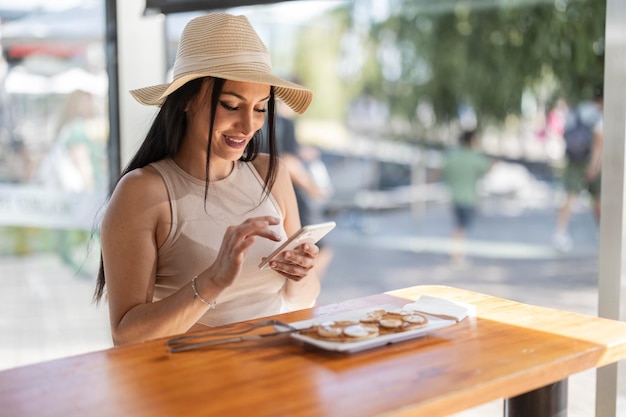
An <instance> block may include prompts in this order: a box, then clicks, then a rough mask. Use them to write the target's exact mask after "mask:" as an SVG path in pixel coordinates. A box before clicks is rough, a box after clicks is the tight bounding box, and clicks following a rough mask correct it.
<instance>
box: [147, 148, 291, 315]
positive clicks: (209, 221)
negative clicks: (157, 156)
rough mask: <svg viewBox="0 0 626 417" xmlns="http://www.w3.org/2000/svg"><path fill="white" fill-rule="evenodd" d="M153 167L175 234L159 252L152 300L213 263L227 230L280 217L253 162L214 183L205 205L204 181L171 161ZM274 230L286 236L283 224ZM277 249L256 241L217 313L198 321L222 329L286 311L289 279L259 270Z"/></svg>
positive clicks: (238, 164) (238, 166)
mask: <svg viewBox="0 0 626 417" xmlns="http://www.w3.org/2000/svg"><path fill="white" fill-rule="evenodd" d="M151 166H153V167H154V168H155V169H156V170H157V171H158V172H159V173H160V174H161V176H162V177H163V181H164V182H165V186H166V188H167V192H168V194H169V199H170V206H171V210H172V227H171V230H170V232H169V235H168V237H167V239H166V240H165V243H164V244H163V246H162V247H161V248H159V250H158V261H157V272H156V285H155V289H154V297H153V298H154V301H158V300H160V299H162V298H165V297H167V296H168V295H170V294H172V293H174V292H175V291H177V290H178V289H179V288H181V287H182V286H184V285H186V284H188V283H189V281H191V279H192V278H193V277H194V276H196V275H197V274H199V273H200V272H202V271H204V270H205V269H207V268H208V267H209V266H211V265H212V264H213V262H214V261H215V259H216V257H217V252H218V250H219V248H220V246H221V243H222V238H223V236H224V232H225V231H226V228H227V227H228V226H231V225H237V224H240V223H242V222H243V221H244V220H245V219H247V218H250V217H256V216H266V215H271V216H275V217H279V218H281V219H282V214H281V212H280V209H279V207H278V204H276V201H275V200H274V198H273V197H272V196H271V195H270V196H269V197H268V198H266V199H263V183H264V182H263V179H262V178H261V176H260V175H259V174H258V172H257V171H256V169H255V168H254V166H253V165H252V163H249V162H248V163H246V162H240V161H238V162H236V163H235V166H234V168H233V171H232V172H231V174H230V175H229V176H228V177H226V178H224V179H222V180H219V181H213V182H211V183H210V184H209V188H208V195H207V197H206V201H205V198H204V192H205V182H204V181H203V180H199V179H197V178H194V177H192V176H191V175H189V174H187V173H186V172H185V171H184V170H183V169H181V168H180V167H179V166H178V165H176V163H175V162H174V161H173V160H171V159H165V160H162V161H158V162H155V163H153V164H151ZM205 204H206V209H205ZM273 230H274V231H275V232H276V233H278V234H280V235H281V236H282V237H283V238H284V237H285V230H284V229H283V226H282V222H281V224H279V225H278V226H273ZM277 246H278V243H277V242H273V241H271V240H269V239H264V238H260V237H257V238H256V241H255V242H254V244H253V245H252V246H251V247H250V249H249V250H248V255H247V258H246V261H245V263H244V265H243V270H242V272H241V274H240V275H239V277H237V278H236V279H235V281H234V282H233V284H232V285H231V286H230V287H228V288H226V289H225V290H224V291H223V292H222V293H221V294H220V295H219V297H218V298H217V300H216V301H217V305H216V307H215V309H212V310H209V311H207V313H206V314H205V315H204V316H202V318H201V319H200V320H199V321H198V322H199V323H202V324H205V325H207V326H219V325H223V324H228V323H233V322H238V321H242V320H249V319H253V318H257V317H263V316H268V315H272V314H278V313H280V312H282V311H284V306H283V297H282V292H283V288H284V286H285V281H286V279H285V278H284V277H283V276H282V275H280V274H278V273H276V272H274V271H272V270H263V271H262V270H259V268H258V265H259V262H261V258H262V257H263V256H267V255H268V254H269V253H270V252H272V251H273V250H274V249H275V248H276V247H277Z"/></svg>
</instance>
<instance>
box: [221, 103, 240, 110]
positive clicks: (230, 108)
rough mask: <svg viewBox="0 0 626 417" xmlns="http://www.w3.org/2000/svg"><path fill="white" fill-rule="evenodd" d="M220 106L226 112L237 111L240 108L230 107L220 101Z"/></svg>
mask: <svg viewBox="0 0 626 417" xmlns="http://www.w3.org/2000/svg"><path fill="white" fill-rule="evenodd" d="M220 104H221V105H222V107H224V108H225V109H226V110H228V111H235V110H239V108H238V107H232V106H229V105H228V104H226V103H224V102H223V101H220Z"/></svg>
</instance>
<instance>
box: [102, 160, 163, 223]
mask: <svg viewBox="0 0 626 417" xmlns="http://www.w3.org/2000/svg"><path fill="white" fill-rule="evenodd" d="M167 201H168V195H167V189H166V188H165V184H164V182H163V179H162V178H161V176H160V175H159V173H158V172H157V171H156V170H155V169H154V168H152V167H144V168H137V169H134V170H132V171H130V172H128V173H127V174H125V175H124V176H123V177H122V178H121V179H120V180H119V182H118V183H117V185H116V186H115V189H114V190H113V193H112V195H111V201H110V204H109V209H108V210H107V211H109V210H112V211H116V212H117V211H120V210H121V211H124V212H126V213H137V212H142V211H145V210H147V209H150V208H154V207H157V206H158V205H159V204H161V203H164V202H167Z"/></svg>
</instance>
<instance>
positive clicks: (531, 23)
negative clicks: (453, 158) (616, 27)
mask: <svg viewBox="0 0 626 417" xmlns="http://www.w3.org/2000/svg"><path fill="white" fill-rule="evenodd" d="M364 3H367V2H364V1H362V0H360V1H358V2H354V3H353V4H352V7H353V8H354V9H353V13H352V16H354V14H355V13H360V14H362V13H363V8H364V7H367V6H364ZM428 3H429V2H425V1H416V0H395V1H393V0H389V10H388V14H387V16H385V18H384V19H382V20H377V18H379V17H376V16H373V15H371V16H370V20H369V29H368V30H367V32H365V33H363V25H362V21H361V22H360V26H359V27H356V26H355V21H354V20H353V21H352V22H351V23H352V25H351V26H347V32H346V33H344V36H347V33H348V32H350V31H352V35H351V36H354V32H356V33H363V37H362V41H363V45H364V46H363V47H362V51H363V53H365V54H367V57H366V58H365V59H364V60H363V64H362V67H361V71H360V73H359V75H358V76H357V77H352V78H350V79H346V80H345V81H346V82H347V84H352V85H358V86H361V87H365V88H368V89H370V90H371V91H373V92H374V93H375V95H376V96H378V97H379V98H381V99H382V100H384V101H385V102H387V104H388V105H389V108H390V111H391V114H392V115H397V116H398V115H399V116H402V117H404V118H407V119H409V120H412V119H413V118H415V111H416V108H417V106H418V103H420V102H424V101H428V102H430V103H431V104H432V106H433V109H434V112H435V114H436V117H437V121H438V122H439V123H441V122H445V121H450V120H454V119H455V118H456V117H457V113H458V108H459V105H461V104H467V105H469V106H471V107H472V108H473V109H474V110H475V111H476V113H477V114H478V119H479V120H482V121H486V120H491V121H492V122H502V121H504V120H505V119H506V118H507V116H509V115H511V114H514V115H515V114H520V113H521V111H522V109H521V102H522V95H523V94H524V93H525V92H531V93H532V94H533V95H534V96H535V97H537V98H539V99H540V100H544V101H549V100H552V99H554V98H556V96H563V97H565V98H566V99H568V101H570V102H574V101H577V100H579V99H581V98H587V97H589V96H590V95H591V91H592V89H593V87H594V86H595V85H599V84H600V85H601V84H602V80H603V74H604V22H605V11H606V4H605V2H604V1H597V0H588V1H572V0H555V1H554V2H538V1H526V2H520V1H518V2H508V3H507V4H509V5H513V6H501V7H495V6H492V7H489V6H487V7H485V6H484V5H485V4H487V3H490V2H472V1H470V0H466V1H447V2H445V1H442V3H440V5H442V4H448V5H451V6H450V7H448V8H447V10H442V8H441V7H439V8H438V9H435V10H434V11H433V8H432V7H431V8H430V9H429V7H428V6H427V5H428ZM500 3H502V2H500ZM432 4H436V3H431V5H432ZM473 4H476V5H483V6H482V7H472V5H473ZM490 4H492V5H495V4H497V2H493V3H490ZM357 7H358V10H357ZM353 19H354V17H353Z"/></svg>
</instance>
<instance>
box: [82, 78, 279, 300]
mask: <svg viewBox="0 0 626 417" xmlns="http://www.w3.org/2000/svg"><path fill="white" fill-rule="evenodd" d="M204 82H211V83H212V88H211V89H210V90H211V97H210V103H211V120H210V128H209V141H208V145H207V153H206V170H205V185H204V197H205V199H206V198H207V195H208V189H209V172H210V169H209V164H210V158H211V143H212V141H213V125H214V123H215V112H216V110H217V106H218V103H219V97H220V95H221V94H222V89H223V88H224V83H225V82H226V80H224V79H222V78H210V77H205V78H198V79H195V80H192V81H189V82H187V83H185V84H184V85H183V86H182V87H180V88H179V89H178V90H176V91H174V92H173V93H172V94H170V95H169V96H168V97H167V98H166V100H165V102H164V103H163V105H162V106H161V109H160V110H159V112H158V113H157V115H156V117H155V119H154V121H153V122H152V126H151V127H150V130H148V133H147V135H146V138H145V139H144V141H143V143H142V144H141V146H140V147H139V149H138V150H137V153H135V156H134V157H133V158H132V159H131V160H130V162H129V163H128V165H126V167H125V168H124V170H123V171H122V173H121V175H120V176H119V178H118V180H117V182H116V185H117V183H118V182H119V181H120V179H121V178H122V177H123V176H124V175H126V174H127V173H129V172H130V171H132V170H134V169H137V168H143V167H145V166H147V165H149V164H151V163H153V162H157V161H160V160H162V159H165V158H173V157H174V156H176V154H177V153H178V151H179V149H180V147H181V144H182V142H183V139H184V137H185V133H186V132H187V118H186V115H185V108H186V107H187V105H188V104H189V103H191V102H192V101H193V99H194V98H196V96H197V95H198V94H200V91H201V90H202V85H203V83H204ZM267 112H268V117H267V136H268V138H267V150H268V153H269V166H268V170H267V173H266V174H265V184H264V186H263V191H264V195H265V198H267V196H268V195H269V193H270V192H271V190H272V187H273V185H274V182H275V181H276V171H277V169H278V149H277V147H276V139H275V135H274V114H275V95H274V87H271V88H270V100H269V102H268V105H267ZM262 130H263V129H259V130H258V131H257V132H255V134H254V136H253V138H252V140H251V141H250V142H249V143H248V146H246V149H245V150H244V152H243V155H242V156H241V158H240V160H241V161H244V162H250V161H253V160H254V159H256V157H257V155H258V154H259V153H260V152H261V149H263V148H262V142H263V140H264V138H263V132H262ZM112 192H113V191H111V193H112ZM109 197H110V194H109ZM104 287H105V278H104V260H103V258H102V251H100V268H99V270H98V279H97V281H96V289H95V291H94V295H93V300H94V301H95V302H96V303H98V302H99V301H100V300H101V299H102V296H103V295H104Z"/></svg>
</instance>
